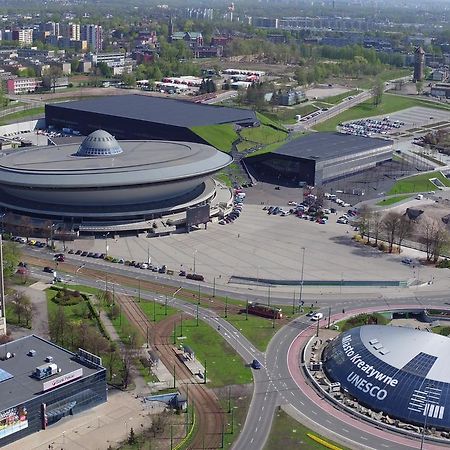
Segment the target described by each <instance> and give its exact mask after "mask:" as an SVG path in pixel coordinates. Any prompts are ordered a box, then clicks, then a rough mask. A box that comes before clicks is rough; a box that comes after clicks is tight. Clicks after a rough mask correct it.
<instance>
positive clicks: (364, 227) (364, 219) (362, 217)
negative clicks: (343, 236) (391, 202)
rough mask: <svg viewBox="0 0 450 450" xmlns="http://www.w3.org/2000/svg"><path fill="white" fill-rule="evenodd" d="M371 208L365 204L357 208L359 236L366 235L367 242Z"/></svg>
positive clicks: (368, 240) (368, 239) (369, 230)
mask: <svg viewBox="0 0 450 450" xmlns="http://www.w3.org/2000/svg"><path fill="white" fill-rule="evenodd" d="M372 213H373V212H372V209H370V208H369V207H368V206H367V205H363V206H362V207H361V208H360V210H359V215H358V221H357V223H358V228H359V232H360V233H361V236H362V237H364V236H367V242H370V234H371V221H372Z"/></svg>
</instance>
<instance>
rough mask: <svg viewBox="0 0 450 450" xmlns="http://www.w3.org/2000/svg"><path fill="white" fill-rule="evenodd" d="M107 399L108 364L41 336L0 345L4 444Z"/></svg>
mask: <svg viewBox="0 0 450 450" xmlns="http://www.w3.org/2000/svg"><path fill="white" fill-rule="evenodd" d="M106 400H107V390H106V369H105V368H104V367H102V366H101V360H100V358H98V357H96V356H95V355H92V354H90V353H88V352H85V351H83V350H81V349H80V350H79V352H78V353H77V354H74V353H72V352H69V351H67V350H65V349H63V348H61V347H59V346H57V345H55V344H52V343H51V342H49V341H46V340H44V339H42V338H39V337H37V336H35V335H30V336H25V337H23V338H20V339H17V340H15V341H13V342H9V343H8V344H4V345H1V346H0V447H2V446H4V445H6V444H9V443H11V442H15V441H17V440H18V439H21V438H23V437H24V436H27V435H29V434H32V433H35V432H37V431H40V430H44V429H46V428H47V427H49V426H51V425H52V424H54V423H56V422H58V421H59V420H60V419H62V418H63V417H65V416H69V415H74V414H77V413H79V412H82V411H85V410H87V409H90V408H92V407H94V406H96V405H98V404H100V403H104V402H106Z"/></svg>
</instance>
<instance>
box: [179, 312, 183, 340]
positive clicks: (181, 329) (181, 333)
mask: <svg viewBox="0 0 450 450" xmlns="http://www.w3.org/2000/svg"><path fill="white" fill-rule="evenodd" d="M181 336H183V312H181V314H180V337H181Z"/></svg>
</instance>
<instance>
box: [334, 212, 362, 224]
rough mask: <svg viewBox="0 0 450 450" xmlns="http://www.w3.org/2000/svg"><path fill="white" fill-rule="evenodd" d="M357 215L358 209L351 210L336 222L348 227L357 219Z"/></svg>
mask: <svg viewBox="0 0 450 450" xmlns="http://www.w3.org/2000/svg"><path fill="white" fill-rule="evenodd" d="M357 215H358V211H357V210H356V209H349V210H348V211H347V212H346V213H345V214H342V216H340V217H339V218H338V220H337V221H336V222H337V223H341V224H343V225H347V224H348V223H349V221H350V220H353V219H355V218H356V216H357Z"/></svg>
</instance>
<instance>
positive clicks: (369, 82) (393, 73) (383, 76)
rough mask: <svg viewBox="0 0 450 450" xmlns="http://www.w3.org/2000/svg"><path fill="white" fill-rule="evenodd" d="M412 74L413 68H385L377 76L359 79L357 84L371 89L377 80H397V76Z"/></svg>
mask: <svg viewBox="0 0 450 450" xmlns="http://www.w3.org/2000/svg"><path fill="white" fill-rule="evenodd" d="M410 75H412V70H411V69H392V68H391V69H389V68H387V69H385V70H383V72H381V73H379V74H378V75H376V76H372V77H364V78H362V79H361V80H358V82H357V83H356V85H357V86H358V87H359V88H362V89H371V88H372V87H373V85H374V84H375V82H376V81H377V80H380V81H383V82H384V81H389V80H396V79H397V78H403V77H407V76H410Z"/></svg>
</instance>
